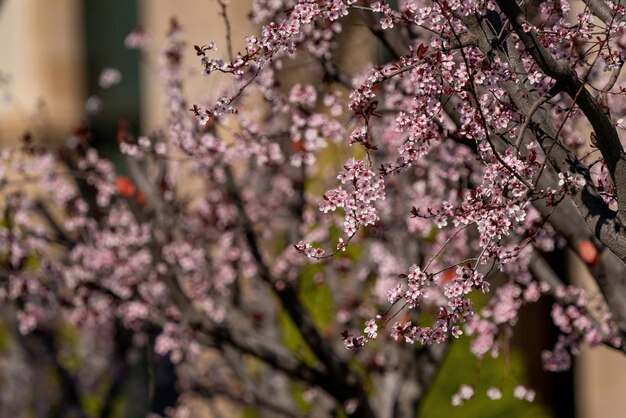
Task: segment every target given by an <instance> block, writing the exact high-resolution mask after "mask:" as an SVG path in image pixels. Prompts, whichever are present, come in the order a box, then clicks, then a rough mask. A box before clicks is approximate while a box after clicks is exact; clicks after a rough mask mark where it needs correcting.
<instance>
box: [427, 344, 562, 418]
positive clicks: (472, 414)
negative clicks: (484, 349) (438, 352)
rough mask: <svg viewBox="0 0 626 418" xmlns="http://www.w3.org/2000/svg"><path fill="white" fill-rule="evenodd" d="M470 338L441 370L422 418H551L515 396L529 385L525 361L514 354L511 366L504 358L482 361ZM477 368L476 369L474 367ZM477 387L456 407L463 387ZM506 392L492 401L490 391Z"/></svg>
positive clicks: (457, 346)
mask: <svg viewBox="0 0 626 418" xmlns="http://www.w3.org/2000/svg"><path fill="white" fill-rule="evenodd" d="M469 344H470V338H467V337H465V338H460V339H459V340H457V341H455V342H454V343H453V344H452V346H451V348H450V351H449V353H448V357H447V358H446V360H445V362H444V364H443V367H442V368H441V369H440V370H439V374H438V375H437V378H436V379H435V381H434V382H433V385H432V387H431V390H430V392H429V393H428V394H427V396H426V399H425V400H424V403H423V404H422V408H421V411H420V414H419V417H420V418H457V417H458V418H524V417H530V416H532V417H533V418H549V417H550V415H549V414H548V412H547V411H546V409H545V408H544V407H543V406H542V405H541V404H540V401H541V400H540V399H538V400H536V401H535V402H534V403H528V402H526V401H521V400H519V399H516V398H514V397H513V388H514V387H515V386H517V385H518V384H525V383H526V376H525V375H524V359H523V356H522V355H520V354H519V353H517V352H515V351H513V352H512V353H511V355H510V358H509V362H508V364H507V363H506V360H504V359H503V357H504V356H501V358H498V359H492V358H485V359H484V360H483V361H482V362H479V361H478V360H476V359H475V358H474V356H473V355H472V354H471V352H470V350H469ZM474 365H475V367H474ZM464 383H465V384H470V385H471V384H473V386H474V390H475V395H474V397H473V398H472V399H470V400H468V401H466V402H465V403H464V404H463V405H462V406H458V407H455V406H452V404H451V398H452V395H453V394H454V393H455V392H456V391H457V390H458V388H459V386H460V385H461V384H464ZM491 386H494V387H498V388H499V389H501V390H502V399H500V400H491V399H489V398H488V397H487V395H486V392H487V389H488V388H489V387H491Z"/></svg>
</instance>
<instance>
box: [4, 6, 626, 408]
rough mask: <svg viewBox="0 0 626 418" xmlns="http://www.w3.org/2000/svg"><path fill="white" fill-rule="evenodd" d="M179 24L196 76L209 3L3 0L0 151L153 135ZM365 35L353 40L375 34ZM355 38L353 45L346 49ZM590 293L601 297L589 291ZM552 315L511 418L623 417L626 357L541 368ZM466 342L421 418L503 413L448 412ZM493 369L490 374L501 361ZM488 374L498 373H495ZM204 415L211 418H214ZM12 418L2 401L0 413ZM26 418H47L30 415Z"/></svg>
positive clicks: (519, 356) (196, 93)
mask: <svg viewBox="0 0 626 418" xmlns="http://www.w3.org/2000/svg"><path fill="white" fill-rule="evenodd" d="M230 3H231V4H230V8H229V14H230V16H231V20H232V21H233V30H234V33H233V40H234V42H235V48H236V49H237V48H238V47H239V46H240V45H241V40H242V39H243V37H244V35H245V34H248V33H254V32H256V31H257V28H254V27H253V26H252V25H251V24H250V23H249V22H248V20H247V18H246V16H247V12H248V11H249V9H250V3H251V2H250V1H249V0H231V2H230ZM172 16H176V17H177V19H178V21H179V23H180V25H181V26H182V28H183V30H184V33H185V38H186V39H187V41H188V42H189V48H187V55H186V57H185V62H186V64H187V65H188V67H189V71H190V74H191V75H192V76H193V74H194V72H195V71H197V70H199V65H196V64H197V57H196V55H195V52H194V51H193V48H192V45H193V44H206V43H208V42H210V41H212V40H215V41H216V42H218V43H220V42H222V41H223V39H224V26H223V22H222V20H221V18H220V17H219V16H218V6H217V4H216V3H215V2H214V1H211V0H47V1H44V0H0V146H4V147H6V146H11V145H14V144H16V143H18V141H19V138H20V137H22V136H23V135H24V134H25V133H26V132H31V133H32V134H34V135H35V136H36V137H37V138H39V139H40V140H44V141H47V142H48V143H49V144H50V145H56V144H60V143H62V142H63V141H65V140H66V138H67V137H68V136H69V135H70V134H71V133H72V132H73V131H74V130H76V129H77V127H79V126H81V124H82V123H84V121H85V120H86V118H87V113H88V111H90V112H92V113H93V114H92V115H91V116H90V117H89V125H90V128H91V130H92V131H93V133H94V137H95V138H96V141H97V146H98V148H100V149H101V150H103V151H104V152H105V153H109V155H111V156H113V157H114V155H115V148H116V146H117V141H116V132H117V130H118V126H119V125H120V124H121V123H125V124H127V125H128V127H129V129H130V130H131V131H132V132H133V133H135V134H139V133H142V132H143V133H145V132H149V131H150V130H152V129H154V128H156V127H157V126H158V125H159V123H160V121H161V120H162V118H163V115H164V106H163V99H162V96H161V90H162V89H161V87H160V85H159V82H158V80H157V76H156V74H157V72H158V68H159V65H160V63H159V48H160V47H161V46H162V39H163V38H164V34H165V32H166V30H167V27H168V24H169V20H170V17H172ZM138 26H140V27H142V28H143V30H144V31H145V32H146V33H147V34H148V35H149V38H150V40H151V43H150V47H149V48H148V51H146V52H144V53H140V52H138V51H136V50H131V49H127V48H125V47H124V40H125V38H126V37H127V35H128V34H129V33H130V32H132V31H133V30H134V29H135V28H137V27H138ZM358 29H359V28H355V29H354V31H352V32H351V34H350V36H358V37H363V36H368V35H367V33H366V32H365V31H362V30H361V31H359V30H358ZM352 41H354V39H346V42H347V43H349V42H352ZM371 44H372V45H373V46H372V47H371V51H370V52H371V56H370V57H368V56H363V55H359V56H352V57H349V56H347V57H344V60H348V61H352V62H356V61H363V60H367V59H374V58H373V57H375V56H376V54H377V53H378V52H380V51H376V48H378V47H377V46H376V43H375V42H372V43H371ZM196 67H197V68H196ZM107 69H109V70H107ZM111 69H113V70H118V71H119V74H121V80H118V81H119V83H118V84H115V85H113V86H111V87H109V88H103V87H102V84H103V83H102V82H101V80H100V78H101V76H102V74H103V71H110V70H111ZM114 78H115V77H114ZM219 82H220V78H219V76H215V75H212V76H211V78H209V79H207V78H202V77H199V76H197V77H192V80H191V82H189V83H188V84H187V85H186V94H187V96H188V98H189V99H190V102H194V101H198V100H200V99H202V98H207V97H211V96H212V94H213V91H214V90H215V89H216V88H217V86H219ZM95 110H99V111H98V112H95ZM568 260H570V258H568V257H567V256H566V254H561V256H556V257H555V261H554V263H555V264H560V269H561V271H563V272H564V273H565V276H566V277H569V278H570V280H571V281H572V282H574V283H578V284H582V285H584V286H588V283H591V281H590V280H587V279H586V278H585V277H584V276H583V274H582V273H580V272H582V271H583V270H584V268H583V267H582V266H580V265H577V264H575V263H574V262H570V261H568ZM591 291H592V292H594V293H595V290H594V289H591ZM549 309H550V306H549V304H548V303H545V302H544V303H543V304H541V303H540V304H538V305H537V306H534V307H532V308H531V309H529V310H527V311H525V312H524V316H523V321H522V322H521V324H520V326H519V328H518V329H517V331H516V332H517V333H516V339H517V341H516V347H517V351H516V354H515V360H514V362H513V363H514V365H515V367H517V368H518V369H519V371H518V372H519V373H522V374H525V375H526V376H527V378H528V379H529V381H530V385H531V386H532V387H535V388H536V389H537V390H538V392H540V393H541V394H542V396H541V398H542V399H543V400H544V405H543V407H542V408H541V410H540V411H539V410H537V409H536V408H534V407H532V408H531V407H526V406H523V405H521V404H520V405H519V406H518V407H516V408H517V410H516V413H515V414H514V415H515V416H520V417H522V416H528V415H531V414H532V415H534V416H537V414H539V415H541V416H552V417H578V418H596V417H615V418H619V417H625V418H626V357H624V356H622V355H620V354H619V353H617V352H613V351H611V350H610V349H607V348H604V347H600V348H598V349H594V350H588V351H587V350H585V351H584V352H583V353H582V355H581V356H580V357H579V358H578V359H577V361H576V364H575V367H574V371H573V372H572V373H560V374H546V373H543V372H540V352H541V350H542V349H544V348H547V347H550V346H551V343H550V342H551V341H552V340H553V338H554V335H555V334H554V330H552V329H551V328H550V327H548V326H547V325H546V322H547V321H546V318H547V316H548V315H549ZM6 321H7V320H6V319H3V320H2V323H3V324H4V325H3V326H2V327H0V357H2V360H0V376H1V378H0V392H4V393H5V396H4V397H3V396H0V402H2V399H5V398H6V396H8V392H7V390H8V389H7V388H8V387H9V386H11V385H9V384H8V383H7V381H8V379H11V376H12V373H16V371H15V370H14V369H16V368H17V364H16V362H18V361H19V356H16V355H15V353H14V350H13V349H11V345H12V344H13V342H12V341H11V336H10V335H9V334H10V332H9V331H8V329H9V327H8V326H7V324H6ZM68 338H69V337H68ZM460 344H461V345H459V347H455V349H454V350H453V352H452V354H451V355H450V357H449V359H448V360H447V363H446V365H445V366H444V369H443V370H442V372H441V373H440V376H439V378H438V380H437V382H436V383H435V386H434V388H433V391H432V393H431V395H429V398H428V400H427V402H426V403H425V406H424V409H425V412H424V413H423V414H422V415H423V416H427V417H429V418H438V417H440V416H441V417H444V416H445V417H449V416H464V417H471V416H476V417H478V416H481V417H491V416H501V415H499V414H500V412H498V409H497V408H495V409H494V410H493V411H492V412H488V411H490V407H487V408H485V405H482V406H481V407H480V408H479V407H478V406H476V407H475V408H473V407H471V406H466V407H463V408H461V409H454V410H452V409H450V408H449V396H450V393H452V392H453V391H455V390H456V388H457V387H458V384H459V382H463V381H464V380H467V379H468V377H467V376H473V373H474V371H473V370H463V367H465V366H462V365H463V364H466V363H464V360H463V356H469V355H470V354H469V351H468V350H467V348H466V347H465V346H463V345H462V344H465V343H460ZM457 345H458V344H457ZM53 361H58V359H53ZM486 367H487V368H489V367H493V368H494V370H495V369H497V368H498V367H501V364H500V363H494V364H493V365H492V366H486ZM16 370H19V368H17V369H16ZM482 373H483V374H484V375H489V374H490V373H493V374H496V372H495V371H492V372H490V371H489V370H487V371H483V372H482ZM469 379H471V377H470V378H469ZM21 382H22V383H21V384H22V387H21V390H23V391H26V392H32V391H46V386H45V385H46V383H45V382H44V384H43V386H42V385H41V383H40V382H39V381H37V380H36V379H35V378H24V379H22V380H21ZM50 384H52V383H50ZM13 386H14V385H12V387H13ZM5 389H7V390H5ZM235 406H236V405H235ZM524 408H526V409H524ZM486 411H487V412H486ZM538 411H539V412H538ZM231 412H232V411H231ZM509 412H510V411H509ZM232 413H234V412H232ZM490 413H491V415H490ZM206 414H207V415H206V416H211V413H210V412H207V413H206ZM453 414H454V415H453ZM13 416H15V415H11V413H10V412H8V410H7V409H6V408H4V407H3V406H2V404H1V403H0V417H2V418H3V417H7V418H9V417H13ZM29 416H40V415H37V413H36V412H33V415H29ZM111 416H114V415H111ZM119 416H131V415H127V414H126V415H124V414H122V415H119ZM507 416H511V415H510V414H509V415H507Z"/></svg>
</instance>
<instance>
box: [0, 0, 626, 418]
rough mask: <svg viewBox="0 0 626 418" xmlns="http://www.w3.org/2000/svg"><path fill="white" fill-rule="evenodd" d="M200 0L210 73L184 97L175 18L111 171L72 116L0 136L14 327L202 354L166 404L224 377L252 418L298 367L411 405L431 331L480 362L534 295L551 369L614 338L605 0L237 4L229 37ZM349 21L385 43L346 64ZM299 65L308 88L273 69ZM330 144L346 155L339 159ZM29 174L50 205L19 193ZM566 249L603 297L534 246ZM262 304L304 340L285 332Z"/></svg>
mask: <svg viewBox="0 0 626 418" xmlns="http://www.w3.org/2000/svg"><path fill="white" fill-rule="evenodd" d="M216 4H217V6H219V13H220V15H221V17H222V18H223V21H224V23H225V24H226V27H227V32H228V36H227V39H226V41H225V42H224V43H223V44H222V43H220V42H218V40H216V43H213V42H212V43H210V44H207V45H195V46H194V48H195V51H196V53H197V56H198V57H199V59H200V68H201V70H202V71H203V73H204V75H205V76H206V77H213V76H214V73H217V72H219V73H225V74H227V75H228V76H229V80H230V81H229V83H227V84H225V85H223V86H222V88H221V90H220V91H221V97H219V98H216V99H215V100H214V101H207V102H206V103H195V104H194V103H188V102H187V100H186V99H185V97H184V94H183V83H184V77H183V74H184V71H183V63H182V51H183V48H186V47H187V46H186V44H185V43H184V42H182V39H181V37H182V34H181V29H180V28H179V26H178V25H177V23H176V22H175V21H172V25H171V28H170V32H169V35H168V38H167V45H166V47H165V50H164V54H163V57H164V66H163V69H162V72H161V77H162V80H163V83H164V88H165V91H166V96H167V109H168V118H167V120H166V121H164V124H163V126H162V127H161V128H160V129H159V130H158V131H155V132H152V133H150V134H146V135H145V136H140V137H139V138H133V137H132V136H131V135H129V134H128V133H127V132H122V133H121V134H120V135H118V137H119V138H120V150H121V152H122V153H123V154H125V155H126V162H127V167H128V172H129V175H128V176H120V175H118V174H116V170H115V167H114V165H113V164H112V163H111V162H109V161H107V160H106V159H104V158H102V157H101V156H100V155H99V154H98V152H97V151H96V150H95V149H94V148H92V147H91V146H90V143H89V140H88V136H87V134H86V133H85V131H78V132H77V134H76V135H74V136H72V137H71V138H70V141H68V147H67V148H66V149H64V150H62V151H58V152H53V151H49V150H45V149H43V148H41V147H39V146H37V145H36V142H35V141H33V140H32V139H29V140H26V141H24V145H23V147H22V148H21V149H19V150H12V151H10V150H5V151H3V153H2V162H3V167H4V168H3V171H2V177H1V179H2V180H1V181H2V183H1V184H2V189H3V192H4V194H5V196H6V200H5V202H4V215H3V222H2V224H1V226H0V234H1V236H2V240H1V241H0V253H2V255H3V258H2V262H1V266H2V270H1V276H2V281H1V282H0V283H1V285H2V288H1V289H2V290H1V294H0V295H1V297H2V299H3V300H4V301H5V302H9V301H10V302H11V303H13V304H14V305H15V306H16V307H17V309H18V319H19V328H20V331H21V332H23V333H28V332H31V331H32V330H34V329H36V328H38V327H40V328H41V327H43V328H45V326H46V323H47V322H48V321H49V320H50V318H52V317H54V316H55V315H59V314H62V315H63V316H64V317H65V318H67V320H69V321H71V322H72V323H73V324H75V325H76V326H78V327H81V328H83V327H84V328H88V329H98V330H100V331H99V332H102V333H110V334H115V333H116V332H118V331H119V330H118V328H116V327H112V326H111V324H119V325H120V327H122V328H125V329H126V330H129V331H130V332H131V334H132V335H133V344H136V345H141V344H147V345H148V346H150V349H151V350H152V349H153V350H154V351H155V352H156V353H158V354H161V355H169V356H170V358H171V359H172V360H173V361H174V362H175V363H177V364H178V365H179V367H183V365H185V364H187V365H194V364H198V362H199V361H200V360H199V359H200V358H201V353H202V352H203V350H204V349H207V348H210V349H211V350H213V351H215V352H218V353H220V355H219V358H218V359H216V360H214V363H215V364H216V365H219V367H218V368H217V369H216V370H214V371H213V372H212V373H213V375H212V376H207V375H202V374H201V373H196V374H194V373H187V375H186V378H185V379H181V381H180V382H179V385H180V387H179V390H180V391H181V392H182V393H183V396H181V397H180V399H179V401H180V405H179V409H178V412H180V410H181V409H180V408H183V407H184V401H185V399H186V397H185V396H186V395H189V394H200V395H206V396H207V397H211V396H214V395H216V394H219V395H221V396H227V397H231V398H233V399H239V400H243V401H245V402H247V403H250V404H254V405H257V406H258V407H259V408H260V410H261V411H266V412H267V413H268V414H269V415H268V416H273V415H272V414H279V415H285V416H300V415H302V414H301V412H300V411H299V410H298V409H297V408H296V402H295V400H294V396H293V392H292V391H291V389H290V384H292V383H290V382H297V384H298V385H300V386H299V387H302V388H305V389H306V391H305V395H306V396H305V397H306V398H307V399H309V400H310V399H312V397H314V396H315V397H317V399H318V400H319V401H317V402H315V403H314V406H312V408H313V409H314V410H319V412H320V413H329V411H331V410H333V409H337V408H338V409H341V410H343V411H344V412H345V414H347V415H349V416H360V417H361V416H362V417H391V416H395V417H414V416H415V415H416V411H417V408H418V407H419V405H420V401H421V400H422V398H423V395H424V393H425V391H426V389H427V388H428V387H429V385H430V384H431V382H432V380H433V378H434V376H435V374H436V371H437V370H438V368H439V366H440V364H441V361H442V359H443V356H444V353H445V351H446V347H447V346H448V343H449V341H450V340H453V339H456V338H459V337H461V336H462V335H463V334H468V335H469V337H468V338H471V340H472V343H471V351H472V353H473V354H474V355H475V356H477V357H478V358H482V357H484V356H486V355H488V354H490V355H493V356H498V355H499V353H500V352H501V351H502V350H503V349H504V348H506V344H507V342H508V340H509V337H510V335H511V333H512V332H513V329H514V327H515V325H516V323H517V321H518V313H519V310H520V308H522V307H523V306H525V305H527V304H530V303H533V302H536V301H537V300H538V299H539V298H541V297H542V295H546V297H550V298H551V300H552V301H553V308H552V312H551V319H548V318H547V320H551V321H553V323H554V324H555V325H556V327H558V329H559V330H560V333H561V335H560V336H559V339H558V342H557V343H556V345H555V346H554V347H545V351H544V352H543V354H542V360H543V363H544V367H545V368H546V369H547V370H551V371H561V370H566V369H568V368H570V366H571V363H572V357H573V356H575V355H576V354H577V353H578V352H579V350H580V347H581V345H582V344H587V345H591V346H593V345H599V344H607V345H610V346H612V347H614V348H615V349H617V350H620V351H626V346H625V345H624V342H623V337H624V335H623V333H624V332H625V331H626V281H625V280H624V278H626V264H625V263H626V234H625V229H624V228H626V155H625V154H624V149H623V145H622V139H623V135H624V133H623V132H622V131H623V130H624V129H626V125H625V124H624V123H623V118H624V116H625V115H626V105H625V104H626V101H625V100H624V97H623V96H624V94H625V92H626V88H625V87H622V86H621V85H620V80H621V79H620V71H621V69H622V66H623V65H624V62H625V60H626V50H625V48H626V18H625V17H624V16H625V14H626V8H625V7H624V6H623V5H622V4H621V2H620V1H613V2H609V1H605V0H582V1H580V2H577V1H565V0H545V1H511V0H465V1H458V0H402V1H399V2H392V1H388V2H385V1H357V0H274V1H268V0H255V1H254V2H253V10H252V12H251V14H250V17H251V19H252V20H253V21H254V22H255V23H257V24H259V25H260V26H261V29H260V33H259V34H257V35H251V36H249V37H247V38H246V39H245V47H244V49H243V50H241V51H236V50H235V49H234V48H233V46H232V39H231V36H230V20H229V15H228V4H227V2H226V1H225V0H217V2H216ZM348 19H359V20H361V21H362V22H363V24H364V25H366V27H367V28H369V30H370V31H371V33H372V34H373V36H375V37H376V38H377V39H378V40H379V41H380V42H381V43H382V45H384V47H385V48H386V49H387V50H388V51H389V53H390V56H391V59H390V60H388V61H387V62H383V63H378V64H375V65H374V64H373V65H371V66H370V67H368V68H363V69H361V70H360V71H359V72H354V73H353V72H350V71H352V70H350V71H348V70H344V69H342V68H340V65H339V64H338V61H337V60H336V54H335V51H336V48H337V45H338V42H339V40H340V38H341V36H342V30H343V29H344V26H345V23H346V22H347V21H348ZM144 36H145V34H142V33H133V34H131V36H130V37H129V41H128V42H127V44H128V45H130V46H132V47H136V48H141V47H143V46H144V39H143V37H144ZM222 50H223V51H225V56H222V55H219V54H218V52H219V51H222ZM293 60H307V62H312V63H313V64H311V65H313V66H314V69H313V71H315V72H316V73H317V74H319V75H321V77H320V78H321V79H322V80H323V82H311V83H306V82H299V83H289V82H288V81H287V80H288V77H286V70H285V69H284V67H285V66H286V65H288V63H290V62H292V61H293ZM281 80H285V82H281ZM253 100H257V101H258V100H261V101H262V102H264V103H265V105H266V108H267V109H268V110H267V111H259V110H258V109H254V106H252V105H251V104H250V103H251V102H252V101H253ZM233 126H236V128H233ZM328 149H332V150H334V152H335V153H336V154H340V155H341V154H345V155H349V156H348V157H347V158H346V161H345V162H344V163H343V164H342V165H341V166H340V167H335V166H333V165H332V163H330V162H329V161H328V160H329V159H328V158H327V157H326V155H327V153H328V151H327V150H328ZM329 174H330V175H331V177H332V178H333V179H335V180H333V181H332V182H328V175H329ZM16 177H17V178H18V179H17V180H16ZM33 179H36V181H38V182H39V183H40V185H42V186H43V189H45V191H46V197H45V198H44V197H42V196H38V197H33V196H31V195H29V194H28V193H25V192H23V191H22V190H21V186H20V184H22V182H24V181H31V180H33ZM320 187H325V188H326V190H327V191H326V192H325V193H317V192H316V191H315V190H317V189H319V188H320ZM561 246H566V247H569V248H570V249H571V250H573V253H574V254H575V255H576V256H577V257H579V258H580V259H581V260H582V261H583V263H584V264H585V265H586V268H587V270H588V272H589V274H590V275H591V276H592V277H593V278H594V280H595V282H596V283H597V286H598V289H599V291H600V293H601V295H602V303H601V304H600V307H599V308H597V307H596V306H595V304H591V303H590V302H589V296H588V295H586V294H585V292H583V291H582V290H581V289H579V288H576V287H574V286H571V285H568V284H566V283H565V282H564V279H563V278H562V277H559V276H558V274H556V273H555V271H554V270H553V269H552V268H551V266H550V265H549V263H548V262H547V261H546V260H545V258H544V255H545V254H547V253H549V252H551V251H553V250H554V249H555V248H556V247H561ZM311 283H313V285H314V287H318V288H323V289H325V295H326V296H325V300H324V302H323V304H324V309H328V310H331V312H322V313H321V315H320V314H319V313H320V309H319V307H317V306H315V304H314V303H313V302H312V300H311V297H312V296H311V293H310V292H311ZM475 293H482V294H485V295H487V297H488V302H487V303H486V305H485V306H484V307H483V308H481V309H478V308H475V306H474V303H475V298H474V297H473V296H472V295H473V294H475ZM281 318H282V319H284V320H286V321H287V322H288V323H289V324H290V325H289V326H290V327H294V326H295V329H297V331H298V334H299V335H300V337H301V339H302V343H303V345H302V347H305V349H306V350H305V351H304V352H303V351H297V350H296V351H294V350H293V349H290V348H289V344H287V343H284V340H283V339H282V337H281V336H280V335H281V333H284V332H285V328H284V327H282V328H281V327H280V326H279V325H278V324H279V323H281ZM283 323H284V321H283ZM116 330H118V331H116ZM344 330H345V331H344ZM342 331H343V332H342ZM127 332H128V331H127ZM149 335H155V336H156V337H155V338H148V337H147V336H149ZM464 338H465V337H464ZM416 345H417V346H419V348H418V347H416ZM346 348H348V349H349V350H346ZM244 358H246V359H247V358H254V359H256V360H257V362H252V363H251V362H244V361H242V359H244ZM267 382H271V383H267ZM268 385H269V386H268ZM270 388H271V389H270ZM270 390H271V392H269V391H270ZM270 393H271V394H272V395H271V396H269V394H270ZM473 395H474V389H473V388H472V387H471V386H462V387H461V388H460V389H459V391H458V392H457V393H456V394H450V396H452V402H453V403H454V404H457V405H458V404H461V403H463V402H464V401H465V400H467V399H469V398H470V397H472V396H473ZM514 395H515V396H516V397H518V398H521V399H526V400H528V401H532V400H533V399H534V396H535V395H534V392H533V391H532V390H531V389H526V388H524V387H522V386H519V387H517V388H516V389H515V393H514ZM487 396H488V397H489V398H491V399H499V398H501V397H502V396H503V393H502V391H501V389H500V388H498V387H491V388H489V390H488V391H487ZM156 412H159V413H160V412H162V411H156ZM170 413H171V414H175V413H176V411H175V410H172V411H170Z"/></svg>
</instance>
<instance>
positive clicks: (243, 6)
mask: <svg viewBox="0 0 626 418" xmlns="http://www.w3.org/2000/svg"><path fill="white" fill-rule="evenodd" d="M250 4H251V0H236V1H231V2H230V5H229V7H228V15H229V20H230V21H231V25H232V41H233V48H234V50H235V52H237V51H241V50H243V48H244V47H245V42H244V37H245V36H246V35H249V34H253V33H256V32H257V31H258V30H257V29H255V28H254V27H253V26H251V25H250V24H249V23H248V20H247V19H246V15H247V12H248V11H249V10H250ZM140 7H141V15H142V24H143V25H144V27H145V28H146V31H147V32H148V33H149V34H150V35H151V36H152V37H153V38H154V42H153V47H152V49H151V54H150V55H151V56H150V57H149V59H148V60H147V61H146V62H145V63H144V65H143V67H142V72H141V74H142V78H143V82H142V102H143V109H142V115H141V116H142V125H143V126H142V127H143V129H144V131H146V130H150V129H153V128H155V127H156V126H158V125H159V123H162V121H163V117H164V116H165V106H164V103H163V87H162V85H161V84H160V82H159V80H158V78H157V77H156V74H155V69H157V68H158V67H159V65H161V63H160V62H159V59H158V52H160V48H162V46H163V39H164V37H165V33H166V31H167V28H168V24H169V20H170V17H172V16H176V18H177V19H178V23H179V24H180V26H181V27H182V29H183V36H184V39H185V40H186V41H187V43H188V46H189V47H188V48H187V50H186V54H185V56H184V63H185V66H186V67H187V68H188V71H189V72H190V73H191V74H195V76H193V77H191V78H189V79H188V80H187V81H186V84H185V93H186V95H187V97H188V98H189V100H190V102H191V103H195V102H199V101H201V100H202V99H215V98H217V97H218V96H217V93H216V88H217V87H218V86H219V85H220V80H224V78H225V77H226V76H221V74H212V75H211V76H210V77H204V76H202V75H201V66H200V60H199V59H198V57H197V56H196V54H195V52H194V50H193V45H203V44H208V43H209V42H211V41H215V43H216V45H217V48H218V51H217V53H216V55H219V56H221V57H222V58H226V40H225V33H226V32H225V29H224V22H223V19H222V17H221V16H220V15H219V11H220V8H219V6H218V3H217V2H216V1H214V0H203V1H198V0H176V1H173V0H142V1H141V2H140Z"/></svg>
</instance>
